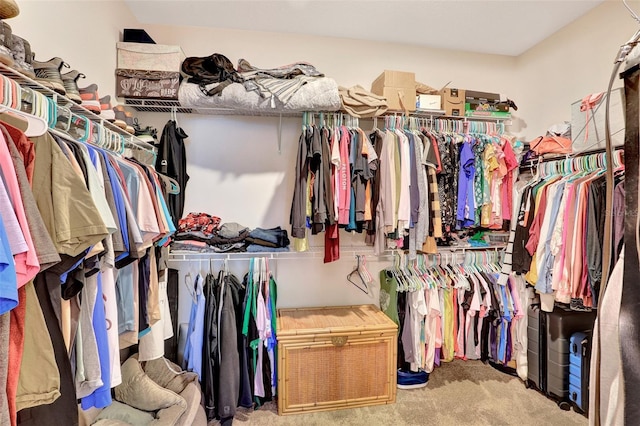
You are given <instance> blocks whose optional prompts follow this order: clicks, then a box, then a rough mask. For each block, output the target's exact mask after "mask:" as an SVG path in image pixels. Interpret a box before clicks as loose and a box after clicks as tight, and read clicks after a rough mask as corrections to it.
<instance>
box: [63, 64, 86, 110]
mask: <svg viewBox="0 0 640 426" xmlns="http://www.w3.org/2000/svg"><path fill="white" fill-rule="evenodd" d="M85 77H86V75H84V74H82V73H81V72H79V71H76V70H73V71H69V72H68V73H66V74H62V76H61V78H62V84H63V85H64V89H65V90H66V91H67V98H69V99H71V100H72V101H73V102H75V103H77V104H81V103H82V98H81V97H80V89H78V80H79V79H81V78H85Z"/></svg>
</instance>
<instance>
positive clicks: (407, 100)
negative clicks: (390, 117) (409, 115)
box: [371, 70, 416, 111]
mask: <svg viewBox="0 0 640 426" xmlns="http://www.w3.org/2000/svg"><path fill="white" fill-rule="evenodd" d="M371 93H374V94H376V95H380V96H384V97H385V98H387V106H388V107H389V109H390V110H405V109H406V110H407V111H415V110H416V103H415V99H416V75H415V74H414V73H412V72H404V71H389V70H385V71H384V72H383V73H382V74H380V76H379V77H378V78H376V79H375V80H374V81H373V83H371Z"/></svg>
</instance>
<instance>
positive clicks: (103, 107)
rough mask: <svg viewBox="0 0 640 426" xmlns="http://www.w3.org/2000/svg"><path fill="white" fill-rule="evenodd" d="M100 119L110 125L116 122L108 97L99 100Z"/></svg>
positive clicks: (109, 97)
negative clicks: (108, 122)
mask: <svg viewBox="0 0 640 426" xmlns="http://www.w3.org/2000/svg"><path fill="white" fill-rule="evenodd" d="M100 117H102V118H104V119H105V120H107V121H110V122H112V123H113V122H114V121H115V120H116V114H115V112H113V108H112V106H111V96H110V95H107V96H104V97H102V98H100Z"/></svg>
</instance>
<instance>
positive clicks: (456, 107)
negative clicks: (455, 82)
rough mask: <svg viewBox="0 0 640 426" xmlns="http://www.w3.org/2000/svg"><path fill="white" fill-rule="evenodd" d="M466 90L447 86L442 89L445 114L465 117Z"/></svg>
mask: <svg viewBox="0 0 640 426" xmlns="http://www.w3.org/2000/svg"><path fill="white" fill-rule="evenodd" d="M464 108H465V90H464V89H455V88H450V87H447V88H445V89H444V90H443V91H442V109H443V110H444V111H445V113H444V114H445V115H449V116H453V117H464Z"/></svg>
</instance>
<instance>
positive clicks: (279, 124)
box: [278, 114, 282, 154]
mask: <svg viewBox="0 0 640 426" xmlns="http://www.w3.org/2000/svg"><path fill="white" fill-rule="evenodd" d="M278 154H282V114H278Z"/></svg>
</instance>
